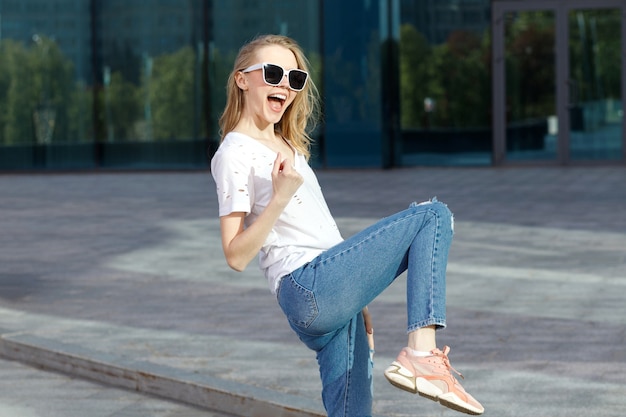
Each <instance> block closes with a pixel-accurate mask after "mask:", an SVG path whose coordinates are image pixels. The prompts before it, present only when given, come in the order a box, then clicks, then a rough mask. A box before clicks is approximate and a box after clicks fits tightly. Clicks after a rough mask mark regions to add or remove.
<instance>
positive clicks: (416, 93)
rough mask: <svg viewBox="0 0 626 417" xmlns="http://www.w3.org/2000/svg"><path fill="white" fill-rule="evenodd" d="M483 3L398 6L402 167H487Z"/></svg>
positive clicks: (431, 0)
mask: <svg viewBox="0 0 626 417" xmlns="http://www.w3.org/2000/svg"><path fill="white" fill-rule="evenodd" d="M489 10H490V2H489V0H478V1H477V0H472V1H470V0H465V1H463V0H423V1H419V2H416V1H404V2H402V12H401V16H402V25H401V33H400V117H401V126H402V137H403V152H404V155H403V164H404V165H475V164H478V165H488V164H490V163H491V150H492V130H491V114H490V110H489V109H490V108H491V74H490V66H491V61H490V57H491V54H490V49H491V42H490V32H489V31H490V20H489V19H490V14H489Z"/></svg>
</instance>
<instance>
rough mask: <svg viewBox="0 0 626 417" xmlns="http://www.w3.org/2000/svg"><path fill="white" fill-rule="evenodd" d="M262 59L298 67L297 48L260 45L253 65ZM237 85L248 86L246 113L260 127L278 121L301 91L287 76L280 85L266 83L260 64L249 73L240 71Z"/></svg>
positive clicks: (245, 101)
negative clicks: (294, 87) (291, 85)
mask: <svg viewBox="0 0 626 417" xmlns="http://www.w3.org/2000/svg"><path fill="white" fill-rule="evenodd" d="M262 62H265V63H268V64H275V65H278V66H280V67H282V68H283V69H284V70H285V72H286V71H289V70H290V69H294V68H298V63H297V61H296V57H295V56H294V54H293V52H291V51H290V50H289V49H287V48H285V47H282V46H279V45H270V46H265V47H263V48H260V49H259V50H258V51H257V53H256V60H255V61H254V62H253V63H252V65H255V64H260V63H262ZM237 85H238V86H239V88H241V89H242V90H244V111H243V117H251V118H253V119H254V123H255V124H256V125H257V126H259V128H263V127H264V126H265V125H267V124H276V123H278V122H279V121H280V119H281V118H282V117H283V114H284V113H285V110H286V109H287V107H289V105H291V103H292V102H293V100H294V99H295V97H296V94H298V92H297V91H293V90H292V89H290V88H289V81H288V80H287V77H285V76H283V79H282V80H281V82H280V83H279V84H278V85H276V86H272V85H268V84H267V83H265V81H264V80H263V70H262V69H260V68H259V69H257V70H253V71H250V72H246V73H243V72H239V73H238V77H237Z"/></svg>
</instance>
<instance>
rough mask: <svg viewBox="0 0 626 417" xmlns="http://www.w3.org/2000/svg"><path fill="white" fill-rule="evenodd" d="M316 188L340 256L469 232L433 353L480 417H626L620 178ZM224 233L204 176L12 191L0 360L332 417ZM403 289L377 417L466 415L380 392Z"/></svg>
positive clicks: (456, 260) (381, 315) (3, 209)
mask: <svg viewBox="0 0 626 417" xmlns="http://www.w3.org/2000/svg"><path fill="white" fill-rule="evenodd" d="M318 175H319V179H320V183H321V184H322V188H323V190H324V192H325V195H326V197H327V200H328V203H329V205H330V207H331V210H332V211H333V213H334V215H335V216H336V218H337V222H338V224H339V226H340V229H341V230H342V232H343V234H344V236H348V235H350V234H352V233H354V232H356V231H358V230H360V229H362V228H363V227H365V226H366V225H369V224H370V223H371V222H373V221H374V220H375V219H377V218H380V217H382V216H385V215H388V214H391V213H392V212H395V211H397V210H400V209H403V208H404V207H406V206H407V205H408V204H409V202H410V201H412V200H418V201H421V200H426V199H428V198H429V197H432V196H434V195H436V196H437V197H438V198H439V200H442V201H444V202H446V203H448V205H449V206H450V208H451V209H452V211H453V212H454V213H455V218H456V223H455V225H456V228H455V230H456V233H455V241H454V243H453V246H452V251H451V254H450V264H449V267H448V322H449V326H448V329H446V330H445V331H443V332H441V333H440V334H439V337H438V339H439V342H440V343H441V344H442V345H443V344H448V345H450V346H451V347H452V351H451V354H450V358H451V361H452V364H453V366H454V367H455V368H456V369H458V370H460V371H461V372H462V373H463V374H464V375H465V378H466V379H465V381H464V383H463V385H464V386H465V387H466V388H467V390H468V391H469V392H470V393H472V394H473V395H475V396H476V398H478V399H479V400H480V401H481V402H482V403H483V405H484V406H485V409H486V412H485V414H484V415H485V416H515V417H542V416H545V417H559V416H563V417H565V416H567V417H576V416H581V417H582V416H585V417H588V416H591V415H593V416H597V417H609V416H611V417H613V416H619V415H622V414H623V410H624V408H626V349H624V346H625V345H626V340H625V339H626V302H625V301H626V292H625V289H626V185H625V184H626V169H625V168H623V167H601V168H595V167H594V168H536V167H529V168H507V169H496V168H458V169H457V168H450V169H444V168H429V169H404V170H392V171H376V170H372V171H356V170H355V171H321V172H319V174H318ZM216 216H217V203H216V198H215V189H214V185H213V181H212V179H211V176H210V174H209V173H135V174H132V173H131V174H128V173H120V174H82V175H52V174H47V175H23V176H22V175H4V176H0V247H1V248H2V249H1V250H0V356H4V357H6V358H10V359H15V360H20V361H23V362H27V363H31V364H37V365H40V366H43V367H45V368H50V369H56V370H61V371H63V372H67V373H69V374H72V375H77V376H81V377H85V378H90V379H95V380H97V381H101V382H106V383H110V384H112V385H116V386H119V387H123V388H127V389H131V390H138V391H140V392H145V393H149V394H157V395H161V396H163V397H166V398H171V399H175V400H179V401H183V402H187V403H189V404H193V405H196V406H201V407H204V408H207V409H212V410H217V411H222V412H227V413H231V414H234V415H240V416H307V417H308V416H322V415H324V414H323V408H322V405H321V396H320V383H319V377H318V373H317V365H316V362H315V358H314V354H313V353H312V352H310V351H308V350H307V349H306V348H304V347H303V346H302V345H301V344H300V342H299V341H298V340H297V338H296V337H295V335H294V334H293V333H292V331H291V330H290V329H289V326H288V325H287V323H286V321H285V319H284V318H283V316H282V313H281V312H280V311H279V309H278V306H277V305H276V302H275V300H273V297H272V295H271V294H270V293H269V290H268V289H267V286H266V283H265V282H264V280H263V278H262V277H261V275H260V273H259V272H258V270H257V268H256V266H255V265H252V266H251V267H249V268H248V270H246V271H245V272H243V273H236V272H233V271H231V270H229V268H228V267H227V266H226V264H225V262H224V260H223V258H222V252H221V246H220V240H219V221H218V219H217V218H216ZM403 285H404V280H403V278H400V279H399V281H398V282H397V283H396V284H394V285H393V286H392V287H391V288H389V289H388V290H387V291H386V292H385V293H384V294H383V295H382V296H381V297H380V298H379V299H378V300H376V301H375V302H374V303H373V304H372V305H371V306H370V310H371V312H372V315H373V319H374V326H375V328H376V342H377V344H376V348H377V352H376V358H375V361H376V365H375V382H374V383H375V413H376V414H377V415H379V416H388V417H400V416H415V415H420V416H453V415H461V414H458V413H455V412H453V411H450V410H447V409H444V408H443V407H441V406H439V405H438V404H436V403H434V402H431V401H428V400H426V399H423V398H421V397H419V396H411V395H410V394H407V393H405V392H402V391H399V390H397V389H395V388H394V387H392V386H391V385H390V384H389V383H387V382H386V380H385V379H384V377H383V376H382V371H383V370H384V368H385V367H386V366H387V365H388V363H389V362H390V361H392V360H393V358H394V356H395V355H396V353H397V351H398V350H399V349H400V347H401V346H403V344H404V343H405V334H404V332H405V330H404V328H405V322H406V319H405V313H404V307H403V305H404V303H405V301H404V290H403ZM15 417H18V416H15Z"/></svg>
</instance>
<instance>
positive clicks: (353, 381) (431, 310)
mask: <svg viewBox="0 0 626 417" xmlns="http://www.w3.org/2000/svg"><path fill="white" fill-rule="evenodd" d="M453 227H454V224H453V217H452V213H451V212H450V210H448V208H447V206H446V205H445V204H443V203H440V202H438V201H437V199H435V198H434V199H432V200H431V201H427V202H424V203H420V204H416V203H412V204H411V206H410V207H409V208H408V209H406V210H403V211H401V212H399V213H397V214H395V215H392V216H390V217H387V218H384V219H382V220H380V221H378V222H377V223H375V224H374V225H372V226H370V227H368V228H367V229H365V230H363V231H362V232H360V233H357V234H356V235H354V236H352V237H350V238H348V239H346V240H345V241H344V242H342V243H340V244H338V245H336V246H334V247H332V248H330V249H329V250H327V251H326V252H324V253H322V254H320V255H319V256H318V257H316V258H315V259H313V260H312V261H311V262H309V263H307V264H306V265H304V266H302V267H301V268H299V269H297V270H295V271H293V272H292V273H291V274H288V275H286V276H285V277H283V278H282V280H281V282H280V285H279V288H278V295H277V297H278V303H279V305H280V306H281V308H282V310H283V312H284V313H285V315H286V316H287V319H288V320H289V324H290V325H291V327H292V328H293V329H294V331H295V332H296V333H297V334H298V337H299V338H300V340H302V342H304V344H306V346H308V347H309V348H310V349H312V350H314V351H315V352H317V361H318V364H319V368H320V376H321V379H322V398H323V401H324V407H325V408H326V412H327V413H328V415H329V417H357V416H358V417H365V416H370V415H371V408H372V362H371V358H370V354H369V353H370V352H369V346H368V344H367V335H366V332H365V325H364V323H363V317H362V314H361V310H362V309H363V308H364V307H365V306H367V305H368V304H369V303H370V302H371V301H372V300H374V298H376V297H377V296H378V295H379V294H380V293H382V292H383V291H384V290H385V289H386V288H387V287H388V286H389V285H390V284H391V283H392V282H393V281H394V280H395V279H396V278H397V277H398V276H399V275H400V274H402V273H403V272H404V271H407V316H408V327H407V329H408V331H409V332H410V331H412V330H416V329H418V328H421V327H425V326H429V325H435V326H437V327H445V325H446V312H445V298H446V278H445V274H446V265H447V261H448V249H449V248H450V244H451V243H452V235H453Z"/></svg>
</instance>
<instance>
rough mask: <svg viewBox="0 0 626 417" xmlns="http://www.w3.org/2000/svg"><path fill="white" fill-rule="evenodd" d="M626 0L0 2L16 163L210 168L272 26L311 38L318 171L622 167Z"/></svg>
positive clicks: (0, 53)
mask: <svg viewBox="0 0 626 417" xmlns="http://www.w3.org/2000/svg"><path fill="white" fill-rule="evenodd" d="M625 8H626V0H567V1H566V0H502V1H499V0H377V1H375V0H344V1H340V2H338V1H334V0H263V1H259V0H187V1H180V0H150V1H147V0H123V1H122V0H0V171H20V170H21V171H23V170H93V169H205V168H208V165H209V157H210V155H211V153H212V152H213V151H214V150H215V148H216V146H217V144H218V141H219V136H218V128H217V120H218V118H219V114H220V112H221V110H222V108H223V106H224V102H225V88H224V86H225V83H226V78H227V76H228V73H229V71H230V68H231V66H232V62H233V60H234V57H235V55H236V54H237V51H238V49H239V47H240V46H241V45H242V44H243V43H245V42H246V41H247V40H249V39H251V38H253V37H254V36H256V35H258V34H263V33H279V34H285V35H289V36H291V37H293V38H294V39H296V40H297V41H298V42H299V43H300V45H301V46H302V47H303V49H304V50H305V52H306V54H307V56H308V57H309V59H310V61H311V63H312V67H313V71H312V72H313V74H312V77H313V80H314V81H315V83H316V84H317V85H318V87H319V88H320V90H321V92H322V96H323V106H324V113H323V114H324V117H323V120H322V123H320V125H319V127H318V128H317V130H316V132H315V135H314V137H315V146H314V149H313V164H314V165H316V166H319V167H378V168H380V167H383V168H388V167H398V166H416V165H439V166H442V165H465V166H466V165H483V166H484V165H494V164H495V165H506V164H523V163H529V162H530V163H538V162H539V163H542V164H570V163H624V161H625V159H626V158H625V154H626V151H625V149H626V146H624V143H625V140H624V137H625V135H624V125H623V123H622V119H623V110H622V96H623V95H624V88H625V87H624V82H623V80H624V74H625V71H624V67H625V66H624V64H623V61H624V59H625V58H624V54H622V52H621V51H622V50H623V47H624V46H623V45H624V41H625V39H626V35H625V33H626V30H625V29H624V17H623V16H625V14H624V9H625Z"/></svg>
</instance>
